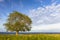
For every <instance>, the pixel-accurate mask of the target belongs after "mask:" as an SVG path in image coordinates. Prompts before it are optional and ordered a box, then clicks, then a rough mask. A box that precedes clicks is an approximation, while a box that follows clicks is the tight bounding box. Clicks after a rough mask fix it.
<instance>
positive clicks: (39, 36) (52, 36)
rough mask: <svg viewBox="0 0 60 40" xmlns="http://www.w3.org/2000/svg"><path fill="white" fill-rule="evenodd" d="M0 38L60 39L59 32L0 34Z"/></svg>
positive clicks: (17, 39)
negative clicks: (16, 34)
mask: <svg viewBox="0 0 60 40" xmlns="http://www.w3.org/2000/svg"><path fill="white" fill-rule="evenodd" d="M0 40H60V34H19V35H18V36H15V35H8V34H0Z"/></svg>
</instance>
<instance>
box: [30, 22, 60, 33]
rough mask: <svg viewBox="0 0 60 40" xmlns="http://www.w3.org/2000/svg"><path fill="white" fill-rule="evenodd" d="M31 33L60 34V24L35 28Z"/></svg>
mask: <svg viewBox="0 0 60 40" xmlns="http://www.w3.org/2000/svg"><path fill="white" fill-rule="evenodd" d="M36 29H37V30H36ZM31 31H37V32H60V23H57V24H49V25H38V26H33V28H32V30H31Z"/></svg>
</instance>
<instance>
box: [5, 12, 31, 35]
mask: <svg viewBox="0 0 60 40" xmlns="http://www.w3.org/2000/svg"><path fill="white" fill-rule="evenodd" d="M31 24H32V21H31V19H30V18H29V17H28V16H26V15H25V14H22V13H19V12H17V11H14V12H12V13H11V14H10V15H9V16H8V19H7V22H6V23H5V24H4V25H5V26H6V29H7V30H8V31H16V35H18V33H19V31H30V30H31Z"/></svg>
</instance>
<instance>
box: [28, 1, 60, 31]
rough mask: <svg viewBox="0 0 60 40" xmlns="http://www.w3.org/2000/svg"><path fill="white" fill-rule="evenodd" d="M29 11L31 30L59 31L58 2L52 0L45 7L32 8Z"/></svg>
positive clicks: (59, 14) (59, 7)
mask: <svg viewBox="0 0 60 40" xmlns="http://www.w3.org/2000/svg"><path fill="white" fill-rule="evenodd" d="M29 13H30V15H29V16H30V17H31V19H32V21H33V25H32V31H33V30H35V31H40V32H41V31H42V32H60V4H57V3H56V2H54V3H52V4H51V5H47V6H45V7H38V8H36V9H32V10H30V11H29ZM41 25H42V26H41Z"/></svg>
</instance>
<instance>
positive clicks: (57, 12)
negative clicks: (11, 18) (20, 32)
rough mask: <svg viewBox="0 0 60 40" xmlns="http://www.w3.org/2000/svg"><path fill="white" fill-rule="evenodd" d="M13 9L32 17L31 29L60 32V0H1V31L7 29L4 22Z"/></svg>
mask: <svg viewBox="0 0 60 40" xmlns="http://www.w3.org/2000/svg"><path fill="white" fill-rule="evenodd" d="M13 11H18V12H21V13H23V14H26V15H28V16H29V17H30V18H31V19H32V21H33V23H32V29H31V31H38V32H60V0H0V31H3V32H4V31H6V29H5V27H4V26H3V24H4V23H5V22H6V19H7V17H8V15H9V14H10V13H11V12H13Z"/></svg>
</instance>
